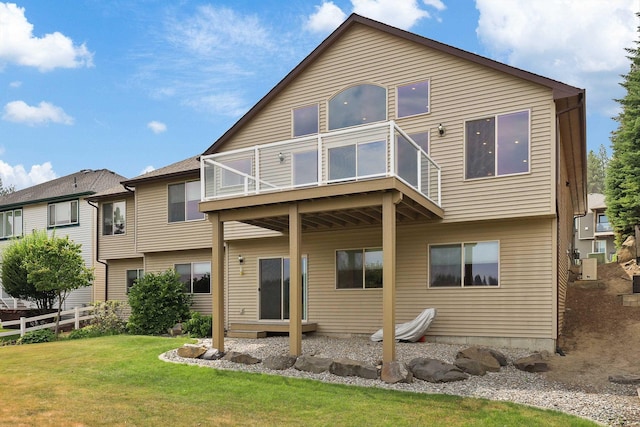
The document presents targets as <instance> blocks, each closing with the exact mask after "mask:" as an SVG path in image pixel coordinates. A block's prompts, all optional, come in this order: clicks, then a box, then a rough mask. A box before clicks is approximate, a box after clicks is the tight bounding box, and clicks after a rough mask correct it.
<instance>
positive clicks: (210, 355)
mask: <svg viewBox="0 0 640 427" xmlns="http://www.w3.org/2000/svg"><path fill="white" fill-rule="evenodd" d="M222 356H224V353H221V352H220V351H218V349H217V348H210V349H208V350H207V351H205V352H204V354H203V355H202V356H200V359H203V360H218V359H220V358H222Z"/></svg>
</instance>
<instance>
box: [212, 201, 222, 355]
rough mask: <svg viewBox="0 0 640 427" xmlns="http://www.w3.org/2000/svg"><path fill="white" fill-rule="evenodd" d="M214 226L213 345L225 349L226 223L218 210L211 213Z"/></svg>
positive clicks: (220, 349)
mask: <svg viewBox="0 0 640 427" xmlns="http://www.w3.org/2000/svg"><path fill="white" fill-rule="evenodd" d="M209 221H211V226H212V242H211V269H212V272H211V294H212V297H213V301H212V306H211V309H212V311H213V312H212V318H213V328H212V345H213V348H215V349H218V351H220V352H223V351H224V223H223V222H222V221H220V214H219V213H218V212H212V213H209Z"/></svg>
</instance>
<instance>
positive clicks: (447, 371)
mask: <svg viewBox="0 0 640 427" xmlns="http://www.w3.org/2000/svg"><path fill="white" fill-rule="evenodd" d="M409 369H410V370H411V372H412V373H413V376H414V377H416V378H419V379H421V380H424V381H429V382H431V383H447V382H452V381H461V380H466V379H467V378H469V375H468V374H465V373H464V372H462V371H461V370H460V368H458V367H456V366H455V365H452V364H450V363H445V362H442V361H440V360H437V359H428V358H425V357H417V358H415V359H413V360H411V362H409Z"/></svg>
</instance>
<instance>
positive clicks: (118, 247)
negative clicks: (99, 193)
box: [98, 196, 137, 259]
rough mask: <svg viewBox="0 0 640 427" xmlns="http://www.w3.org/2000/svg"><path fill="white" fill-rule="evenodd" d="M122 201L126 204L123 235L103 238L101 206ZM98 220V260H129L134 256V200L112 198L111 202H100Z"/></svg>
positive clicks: (131, 198) (129, 198)
mask: <svg viewBox="0 0 640 427" xmlns="http://www.w3.org/2000/svg"><path fill="white" fill-rule="evenodd" d="M121 201H124V202H125V203H126V212H125V229H124V234H116V235H110V236H104V235H103V234H102V223H103V221H102V215H103V209H102V207H103V205H104V204H105V203H114V202H121ZM99 207H100V211H99V218H98V230H99V231H98V233H99V235H100V252H99V255H100V259H119V258H131V257H134V256H136V255H137V254H136V250H135V247H136V246H135V243H136V238H135V236H136V215H135V213H136V211H135V199H134V198H133V196H128V197H126V198H125V197H120V198H114V199H112V200H108V201H104V202H101V203H100V205H99Z"/></svg>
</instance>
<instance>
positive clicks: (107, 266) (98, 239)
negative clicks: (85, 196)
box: [87, 200, 109, 301]
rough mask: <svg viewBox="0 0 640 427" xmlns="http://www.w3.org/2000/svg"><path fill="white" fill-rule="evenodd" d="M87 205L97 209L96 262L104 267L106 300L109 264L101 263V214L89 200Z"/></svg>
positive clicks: (106, 296)
mask: <svg viewBox="0 0 640 427" xmlns="http://www.w3.org/2000/svg"><path fill="white" fill-rule="evenodd" d="M87 203H88V204H89V206H91V207H92V208H95V209H96V262H99V263H100V264H102V265H104V300H105V301H108V299H109V264H107V263H106V262H104V261H100V223H99V220H100V212H99V211H98V205H94V204H93V203H91V202H90V201H89V200H87Z"/></svg>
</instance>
